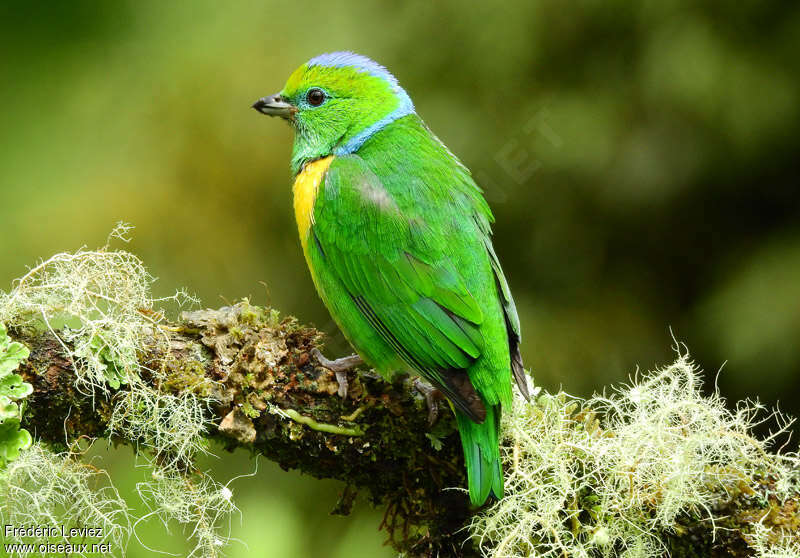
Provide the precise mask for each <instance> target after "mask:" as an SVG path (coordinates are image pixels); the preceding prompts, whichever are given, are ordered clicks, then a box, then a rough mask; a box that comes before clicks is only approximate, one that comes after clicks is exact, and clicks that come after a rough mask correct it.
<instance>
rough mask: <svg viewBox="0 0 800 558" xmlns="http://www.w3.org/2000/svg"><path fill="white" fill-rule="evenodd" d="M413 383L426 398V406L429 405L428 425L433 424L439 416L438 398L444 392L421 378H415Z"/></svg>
mask: <svg viewBox="0 0 800 558" xmlns="http://www.w3.org/2000/svg"><path fill="white" fill-rule="evenodd" d="M413 385H414V389H416V390H417V391H418V392H419V393H420V394H421V395H422V397H424V398H425V406H426V407H428V426H433V425H434V424H436V420H437V419H438V418H439V403H438V400H439V399H441V398H442V392H440V391H439V390H438V389H436V388H435V387H433V386H432V385H430V384H428V383H425V382H423V381H422V380H420V379H419V378H414V382H413Z"/></svg>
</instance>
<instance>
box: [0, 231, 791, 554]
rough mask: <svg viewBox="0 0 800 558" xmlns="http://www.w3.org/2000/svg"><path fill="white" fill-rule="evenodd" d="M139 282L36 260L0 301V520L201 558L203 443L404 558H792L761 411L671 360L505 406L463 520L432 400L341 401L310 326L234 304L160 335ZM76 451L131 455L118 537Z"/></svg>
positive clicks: (447, 434) (225, 504)
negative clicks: (123, 448) (96, 518)
mask: <svg viewBox="0 0 800 558" xmlns="http://www.w3.org/2000/svg"><path fill="white" fill-rule="evenodd" d="M128 231H129V227H128V226H126V225H124V224H121V225H119V226H118V227H117V228H116V229H115V230H114V232H112V236H113V237H116V238H118V239H120V240H123V241H125V240H126V239H127V236H126V233H127V232H128ZM152 281H153V278H152V277H151V276H150V275H149V274H148V273H147V271H146V269H145V267H144V265H143V264H142V262H141V261H140V260H139V259H138V258H136V256H134V255H132V254H130V253H128V252H125V251H118V250H110V249H109V248H108V246H106V247H104V248H101V249H99V250H96V251H86V250H79V251H77V252H75V253H65V254H57V255H55V256H53V257H52V258H50V259H48V260H47V261H44V262H42V263H40V264H39V265H37V266H35V267H33V268H32V269H31V270H30V271H29V272H28V273H27V274H26V275H25V276H24V277H23V278H21V279H19V280H18V281H17V282H16V285H15V287H14V288H13V289H12V290H11V291H10V292H8V293H4V292H0V326H5V328H7V332H8V335H7V336H3V335H0V376H2V378H0V380H2V381H1V382H0V398H2V401H0V407H2V411H3V412H2V420H3V421H4V422H3V424H2V425H0V426H2V427H3V428H2V429H0V449H2V451H3V454H2V456H0V457H3V456H4V457H3V460H5V461H7V463H0V520H2V521H0V523H10V524H15V523H16V524H25V523H30V524H36V523H41V524H49V523H54V522H56V519H57V517H56V516H57V514H58V513H60V512H64V510H66V512H65V513H67V514H68V516H69V517H67V518H66V519H67V520H69V521H79V520H80V521H82V519H83V518H82V517H81V510H80V509H79V508H80V507H81V506H86V507H90V508H92V509H94V510H104V511H103V516H104V517H109V518H113V523H114V525H115V526H116V528H115V529H111V530H109V531H108V532H109V533H111V534H112V535H113V536H111V539H109V540H113V542H114V546H115V548H118V549H120V551H121V552H123V553H124V541H125V540H127V539H129V537H130V534H131V533H132V532H133V533H135V526H136V524H137V523H138V522H139V521H142V520H143V519H145V518H147V517H158V518H159V519H160V520H161V521H162V522H164V524H165V525H166V524H168V523H169V522H170V521H173V520H174V521H177V522H179V523H180V524H182V525H184V526H186V527H187V529H188V530H189V531H190V532H191V538H192V539H193V540H194V542H195V545H196V546H195V548H194V549H193V550H192V552H191V554H190V556H195V555H201V556H203V557H204V558H205V557H216V556H219V555H220V548H222V547H224V545H225V542H226V535H225V533H224V529H223V528H222V527H221V524H224V523H225V522H224V521H223V519H224V518H225V517H227V516H228V515H229V514H230V513H232V511H234V510H235V509H236V508H235V505H234V504H233V502H232V499H231V495H232V492H231V490H230V489H229V488H228V487H227V485H221V484H219V483H217V482H216V481H215V480H214V479H212V478H210V477H209V476H207V475H205V474H203V473H202V472H200V471H197V469H196V467H195V466H194V460H195V457H196V456H197V455H198V453H201V452H205V451H208V448H209V446H210V442H211V441H212V440H215V441H219V442H221V443H222V444H223V445H224V446H225V447H226V448H228V449H236V448H245V449H247V450H248V451H250V452H252V453H254V454H260V455H263V456H265V457H266V458H268V459H271V460H273V461H275V462H277V463H278V464H280V465H281V467H283V468H284V469H298V470H300V471H303V472H305V473H308V474H310V475H313V476H315V477H318V478H334V479H339V480H342V481H343V482H345V483H346V488H345V490H344V493H343V495H342V498H341V501H340V502H339V504H338V505H337V506H336V509H335V510H333V512H334V513H348V511H349V509H350V507H351V506H352V504H353V500H354V498H355V494H356V493H357V492H361V493H363V494H365V495H366V496H368V497H369V499H370V500H371V501H372V502H373V503H374V504H376V505H382V506H385V509H386V512H385V516H384V521H383V523H382V526H383V527H384V528H385V529H386V531H387V533H388V536H389V540H390V542H391V544H392V545H393V546H394V547H395V548H396V549H397V550H399V551H401V552H402V553H404V554H405V555H406V556H477V555H484V556H487V557H491V558H507V557H516V556H539V557H572V556H577V557H590V556H604V557H606V556H608V557H611V556H624V557H626V558H655V557H659V556H663V555H665V553H666V552H670V553H671V555H672V556H676V557H679V558H680V557H684V556H692V557H693V556H734V557H738V556H751V555H758V556H762V557H764V558H767V557H797V556H800V495H799V493H800V459H798V457H797V455H796V454H779V453H770V450H771V448H772V447H773V446H774V445H775V443H774V442H775V441H776V437H775V436H772V437H770V438H769V439H767V440H763V439H758V438H757V437H755V436H754V435H753V433H752V428H753V426H754V425H755V424H756V423H757V422H758V421H759V420H761V419H760V418H759V416H758V415H759V413H761V412H762V411H763V407H761V406H760V405H758V404H757V403H753V402H742V403H740V404H739V405H738V406H737V407H736V408H735V409H729V408H727V407H726V406H725V404H724V401H723V400H722V399H721V398H720V397H719V395H718V394H716V393H714V394H711V395H704V394H703V393H702V391H701V389H700V387H701V386H700V383H701V380H700V375H699V373H698V372H697V370H696V369H695V367H694V366H693V365H692V364H691V363H690V362H689V360H688V356H687V355H686V354H682V353H680V352H679V354H678V358H677V360H676V362H675V363H674V364H672V365H671V366H669V367H667V368H665V369H663V370H658V371H655V372H653V373H648V374H646V375H644V377H642V378H640V379H638V380H636V381H634V382H633V383H632V384H631V385H629V386H622V387H620V388H617V389H615V390H613V391H612V392H611V393H610V394H609V395H605V393H604V394H603V395H596V396H594V397H592V398H590V399H588V400H580V399H575V398H571V397H569V396H567V395H565V394H563V393H562V394H556V395H548V394H544V393H541V392H538V391H537V392H535V398H534V400H533V401H532V402H530V403H528V402H526V401H524V400H522V399H521V398H518V399H516V400H515V402H514V405H513V406H512V408H510V409H505V412H504V416H503V431H504V439H503V442H502V447H501V451H502V454H503V460H504V466H505V473H506V497H504V498H503V499H502V500H501V501H499V502H496V503H493V504H491V505H489V506H487V507H486V508H485V509H483V510H479V511H477V512H476V511H475V510H470V508H469V502H468V498H467V495H466V492H465V491H464V490H463V487H464V486H465V485H466V479H465V478H464V476H465V473H464V464H463V457H462V453H461V447H460V442H459V439H458V433H457V432H456V430H455V425H454V420H453V417H452V414H451V413H450V412H449V409H448V408H447V406H446V404H445V403H444V402H439V403H438V404H439V405H440V407H441V409H439V411H440V412H439V420H438V422H437V423H436V424H435V425H434V426H431V425H429V423H428V416H429V414H428V410H427V409H426V407H425V403H424V399H423V398H422V397H421V396H420V395H419V394H418V393H417V392H416V390H415V389H414V388H413V387H412V382H411V381H410V379H408V378H398V379H396V381H394V382H391V383H390V382H387V381H384V380H383V379H382V378H380V377H379V376H377V375H376V374H374V373H373V372H372V371H370V370H366V369H362V370H353V371H351V372H349V373H348V378H347V379H348V384H349V389H348V392H347V397H346V398H343V397H340V396H339V394H338V392H339V384H338V382H337V380H336V376H335V374H334V373H333V372H331V371H330V370H328V369H326V368H324V367H322V366H320V365H319V364H318V363H317V362H316V360H315V359H314V357H313V356H312V355H313V353H314V350H315V349H317V348H319V347H320V346H321V343H322V341H323V339H322V335H321V334H320V333H319V332H318V331H317V330H315V329H314V328H310V327H305V326H303V325H301V324H299V323H298V322H297V320H295V319H293V318H284V319H280V317H279V315H278V313H277V312H276V311H274V310H270V309H265V308H259V307H256V306H252V305H250V304H249V302H248V301H242V302H239V303H237V304H235V305H233V306H229V307H225V308H220V309H218V310H200V311H193V312H184V313H183V314H182V316H181V318H180V319H179V320H178V321H175V322H168V321H167V320H166V319H165V318H164V315H163V313H162V312H161V311H160V310H159V309H158V307H157V305H156V302H157V301H156V300H154V299H153V298H152V296H151V295H150V284H151V283H152ZM185 298H186V296H185V295H183V294H181V293H179V295H176V297H173V299H174V300H176V301H178V302H181V301H182V300H184V299H185ZM8 336H10V337H11V339H8ZM28 349H29V350H30V354H29V355H28V354H27V351H28ZM26 357H27V358H26ZM772 417H773V418H774V419H777V422H778V433H779V434H781V433H782V434H786V433H788V428H789V427H790V426H791V422H788V421H785V420H784V421H782V420H781V419H782V417H780V415H778V414H773V415H772ZM20 421H21V424H20ZM28 433H30V435H32V439H33V440H36V441H35V442H34V443H33V445H32V446H31V445H30V444H31V436H30V435H28ZM86 438H90V439H94V438H106V439H109V440H112V441H114V442H115V443H127V444H131V445H133V446H135V447H136V448H137V449H138V450H140V452H141V454H143V455H145V456H147V457H148V458H149V459H151V464H152V465H153V468H154V471H153V474H152V475H151V477H152V479H151V480H149V481H145V482H142V483H139V485H138V486H137V492H138V494H139V496H140V498H141V499H142V501H143V502H144V503H145V505H146V506H147V507H148V508H149V509H150V513H148V514H147V515H145V516H144V517H143V518H140V519H139V520H138V521H132V520H131V518H130V516H129V514H128V507H127V505H126V503H125V502H124V500H122V499H121V498H120V497H119V496H118V494H117V493H116V492H115V491H114V490H113V487H107V489H106V490H105V491H103V490H99V491H98V490H92V489H91V488H90V485H91V484H92V482H93V479H96V478H97V477H98V475H99V474H100V472H99V471H98V470H97V469H95V468H94V467H92V466H91V465H90V464H81V462H80V460H79V459H75V457H76V456H75V454H74V452H73V451H72V450H73V449H74V448H75V447H76V446H78V444H76V443H75V442H76V441H78V440H81V439H86ZM44 444H48V445H49V446H50V448H51V449H64V450H67V449H69V450H70V451H65V452H64V453H63V454H62V455H55V454H53V453H52V451H51V449H48V448H46V447H45V446H44ZM20 495H25V496H24V498H22V497H21V496H20ZM34 504H35V505H34ZM76 506H77V507H76Z"/></svg>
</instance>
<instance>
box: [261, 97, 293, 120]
mask: <svg viewBox="0 0 800 558" xmlns="http://www.w3.org/2000/svg"><path fill="white" fill-rule="evenodd" d="M253 108H254V109H256V110H257V111H258V112H260V113H261V114H266V115H267V116H280V117H281V118H285V119H286V120H291V119H292V117H293V116H294V113H296V112H297V107H295V106H294V105H293V104H291V103H287V102H286V101H285V100H284V98H283V97H281V96H280V95H277V94H276V95H270V96H269V97H262V98H261V99H259V100H258V101H256V102H255V103H253Z"/></svg>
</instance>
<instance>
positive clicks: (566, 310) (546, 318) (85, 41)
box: [0, 0, 800, 557]
mask: <svg viewBox="0 0 800 558" xmlns="http://www.w3.org/2000/svg"><path fill="white" fill-rule="evenodd" d="M342 49H349V50H354V51H356V52H359V53H363V54H366V55H368V56H370V57H372V58H375V59H376V60H378V61H379V62H381V63H383V64H385V65H386V66H387V67H388V68H389V69H390V70H391V71H392V72H393V73H394V74H395V75H396V76H397V77H398V79H399V80H400V82H401V83H402V84H403V85H404V87H405V88H406V89H407V91H408V92H409V94H410V95H411V97H412V98H413V99H414V101H415V104H416V107H417V111H418V113H419V114H420V115H421V116H422V117H423V118H424V119H425V120H426V121H427V122H428V124H429V125H430V126H431V128H432V129H433V130H434V131H435V132H436V133H437V135H439V137H440V138H441V139H442V140H443V141H444V142H445V143H446V144H447V145H448V146H449V147H450V148H451V150H452V151H453V152H454V153H456V154H457V155H458V156H459V157H460V158H461V159H462V160H463V161H464V163H465V164H466V165H467V166H468V167H470V168H471V169H472V171H473V173H474V174H475V175H476V177H477V178H478V180H479V182H480V183H481V184H482V185H483V187H484V188H485V190H486V197H487V198H488V199H489V201H490V203H491V204H492V207H493V209H494V212H495V215H496V217H497V225H496V227H495V245H496V248H497V252H498V253H499V255H500V257H501V260H502V261H503V264H504V267H505V270H506V275H507V276H508V277H509V279H510V282H511V286H512V288H513V290H514V293H515V297H516V299H517V304H518V307H519V311H520V315H521V318H522V325H523V331H524V343H523V355H524V357H525V361H526V364H527V365H528V366H530V367H532V368H533V371H534V375H535V380H536V382H537V383H538V384H540V385H543V386H545V387H546V388H549V389H557V388H558V387H559V386H563V388H564V389H565V390H567V391H569V392H571V393H575V394H589V393H590V392H591V391H592V390H594V389H600V388H601V387H602V386H604V385H606V384H608V383H611V382H616V381H621V380H625V379H626V378H627V377H628V376H629V375H630V374H632V373H634V372H635V370H636V367H637V366H640V367H641V368H643V369H647V368H650V367H652V366H654V365H657V364H661V363H666V362H668V361H670V360H671V359H672V358H673V352H672V349H671V348H670V347H671V345H672V344H673V340H672V338H671V335H670V332H669V327H672V330H673V331H674V334H675V336H676V337H677V338H678V339H679V340H681V341H684V342H686V343H687V345H688V346H689V348H690V349H691V351H692V354H693V355H694V357H695V359H696V360H697V362H698V363H699V364H701V365H702V366H703V367H704V368H705V369H706V370H707V373H708V384H709V385H713V383H714V381H715V378H716V381H717V382H718V384H719V386H720V388H721V390H722V392H723V394H724V395H726V396H727V397H728V398H729V399H730V400H736V399H739V398H742V397H746V396H750V397H755V396H758V397H760V398H761V399H762V400H763V401H765V402H766V403H768V404H771V405H774V404H775V403H776V402H778V401H779V400H780V403H781V407H782V408H783V409H784V410H787V411H789V412H791V413H794V414H798V411H800V401H798V399H797V398H796V396H795V395H796V394H797V391H798V386H800V344H798V340H800V221H799V220H798V218H800V192H799V190H800V184H798V182H799V181H798V175H797V170H796V168H795V167H796V164H797V159H798V140H800V118H798V116H800V115H799V114H798V112H799V106H800V73H798V71H797V59H798V54H800V4H797V3H789V2H786V3H779V2H758V1H754V0H746V1H743V2H736V3H733V2H728V3H720V2H694V1H689V0H683V1H659V2H655V1H645V2H622V1H612V0H607V1H605V2H599V1H591V2H589V1H586V2H566V3H565V2H559V1H556V0H545V1H537V2H529V1H524V0H513V1H507V2H504V3H502V5H493V4H491V3H488V4H487V3H483V4H470V5H469V6H467V5H465V4H464V3H463V2H456V1H449V2H436V3H430V2H412V3H404V4H403V5H395V6H390V5H389V4H383V3H367V2H363V3H360V2H347V3H316V4H302V3H277V2H226V3H222V2H213V1H205V2H199V1H197V2H186V1H182V2H158V1H135V2H134V1H128V2H113V3H112V2H107V3H99V2H91V1H77V2H75V1H73V2H53V3H46V2H34V3H30V2H9V1H6V2H3V3H2V5H0V115H2V116H1V118H2V119H1V120H0V121H1V122H2V126H0V223H1V224H2V226H1V227H0V289H4V290H5V289H8V288H9V287H10V284H11V281H12V279H13V278H15V277H18V276H20V275H22V274H23V273H24V272H25V269H26V266H29V265H31V264H33V263H34V262H35V261H36V260H37V259H38V258H42V257H47V256H49V255H51V254H53V253H55V252H57V251H62V250H74V249H76V248H78V247H80V246H81V245H88V246H90V247H94V246H99V245H102V244H103V243H104V242H105V238H106V235H107V233H108V232H109V231H110V230H111V228H112V227H113V225H114V223H116V222H117V221H118V220H124V221H127V222H130V223H133V224H134V225H136V227H137V228H136V230H135V231H134V241H133V242H132V243H131V245H130V246H129V248H130V249H131V250H132V251H133V252H135V253H136V254H138V255H139V256H140V257H142V259H143V260H144V261H145V262H146V263H147V265H148V266H149V268H150V270H151V272H152V273H153V274H154V275H156V276H158V277H159V278H160V279H159V281H158V283H157V284H156V291H157V294H161V295H166V294H170V293H172V292H173V291H174V290H175V289H176V288H177V287H180V286H183V287H186V288H187V289H188V290H189V291H192V292H195V293H197V294H198V295H199V296H200V298H201V299H202V301H203V304H204V305H208V306H219V305H222V304H223V303H225V301H233V300H235V299H238V298H240V297H243V296H251V297H252V300H253V301H254V302H255V303H259V304H265V303H269V304H272V305H274V306H275V307H276V308H278V309H280V310H281V311H282V312H284V313H291V314H294V315H296V316H298V317H299V318H300V319H301V320H303V321H304V322H312V323H315V324H317V325H318V326H320V327H322V328H324V329H326V330H328V331H329V332H331V334H332V335H333V341H332V344H331V349H329V352H331V353H333V354H336V353H340V352H345V351H346V350H347V347H346V346H345V344H344V342H343V340H342V339H341V337H340V336H338V335H336V331H335V327H334V326H333V324H332V323H331V322H330V318H329V316H328V314H327V312H326V310H325V309H324V307H323V306H322V304H321V303H320V301H319V300H318V299H317V297H316V295H315V293H314V289H313V285H312V283H311V281H310V278H309V276H308V272H307V271H306V267H305V263H304V261H303V259H302V256H301V253H300V248H299V242H298V240H297V235H296V231H295V225H294V223H293V217H292V211H291V192H290V176H289V171H288V160H289V153H290V150H291V131H290V129H289V127H288V126H286V124H285V123H283V122H281V121H278V120H271V119H267V118H264V117H263V116H260V115H258V114H257V113H255V112H254V111H253V110H251V109H250V104H251V103H252V102H253V101H254V100H255V99H257V98H258V97H261V96H263V95H267V94H271V93H273V92H276V91H278V90H279V89H281V87H282V85H283V83H284V81H285V79H286V77H287V76H288V75H289V73H290V72H291V71H292V70H294V68H295V67H297V66H298V65H300V64H301V63H302V62H304V61H305V60H307V59H308V58H310V57H312V56H314V55H317V54H319V53H322V52H326V51H333V50H342ZM792 161H795V162H794V163H793V162H792ZM262 282H263V283H264V284H266V288H265V287H264V286H263V285H262ZM725 362H727V364H725V366H724V368H723V370H722V372H721V373H720V374H719V376H718V378H717V372H718V370H719V368H720V367H721V366H722V365H723V363H725ZM108 453H109V456H110V459H111V462H112V469H113V475H114V477H115V479H116V480H117V482H118V483H119V484H120V485H121V487H122V488H123V490H125V491H130V490H132V487H133V484H134V483H135V482H136V480H138V478H139V477H140V476H141V475H142V474H146V473H145V472H143V470H141V469H132V468H131V463H132V453H131V451H130V450H129V449H120V450H115V451H109V452H108ZM208 466H209V467H212V468H213V470H214V471H216V472H217V474H218V475H217V477H218V478H219V479H220V480H223V481H225V480H227V478H230V477H233V476H235V475H239V474H242V473H246V472H250V471H252V470H253V463H252V461H251V460H250V459H249V457H248V456H246V455H243V454H235V455H232V456H231V455H227V454H226V455H222V456H221V458H219V459H210V460H209V461H208ZM259 469H260V470H259V472H258V475H257V476H255V477H252V478H246V479H241V480H239V481H237V482H236V483H234V484H233V485H232V488H233V490H234V494H235V495H238V496H239V499H238V503H239V505H240V508H241V509H242V514H241V518H235V520H234V523H233V535H234V536H235V537H237V538H239V539H241V540H242V541H244V542H245V543H247V544H248V545H249V550H248V548H247V547H245V546H244V545H242V544H236V543H234V545H233V546H232V547H231V551H230V555H231V556H251V555H252V556H286V557H294V556H348V557H353V556H390V555H392V553H391V552H390V551H389V550H388V549H387V548H386V547H382V546H381V542H382V540H383V535H382V534H381V533H379V532H378V531H377V526H378V523H379V522H380V515H381V510H370V509H369V507H368V506H367V505H366V504H362V505H361V506H360V507H358V508H357V510H356V512H355V513H354V515H353V516H351V517H349V518H339V517H329V516H328V515H327V514H328V511H329V510H330V509H331V508H332V507H333V505H334V503H335V501H336V497H337V492H338V491H339V490H340V489H341V486H339V485H338V484H337V483H332V482H319V481H315V480H313V479H310V478H307V477H302V476H300V475H297V474H292V473H285V472H282V471H280V470H279V469H278V468H277V467H275V466H273V465H272V464H270V463H267V462H264V461H262V462H261V464H260V467H259ZM142 533H143V538H144V539H146V542H147V541H149V543H150V544H152V545H154V546H157V547H158V548H163V549H167V550H172V551H176V552H181V549H182V548H183V546H182V541H181V532H180V530H179V529H178V530H173V534H172V536H171V537H165V536H164V535H163V533H162V532H161V531H159V530H158V529H157V528H156V527H155V526H153V527H152V528H150V527H145V528H144V530H143V531H142ZM128 555H129V556H132V557H134V556H136V557H138V556H148V555H150V554H149V552H148V551H147V550H145V549H144V548H143V547H141V546H140V545H139V544H138V543H137V542H135V541H134V542H132V543H131V546H130V548H129V549H128Z"/></svg>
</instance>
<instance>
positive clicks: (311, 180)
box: [292, 155, 333, 251]
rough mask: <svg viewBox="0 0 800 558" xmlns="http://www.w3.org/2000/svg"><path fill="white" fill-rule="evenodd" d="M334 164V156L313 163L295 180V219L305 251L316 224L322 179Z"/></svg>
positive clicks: (305, 167) (304, 168)
mask: <svg viewBox="0 0 800 558" xmlns="http://www.w3.org/2000/svg"><path fill="white" fill-rule="evenodd" d="M332 162H333V155H329V156H328V157H325V158H324V159H318V160H316V161H312V162H311V163H308V164H307V165H306V166H304V167H303V170H301V171H300V173H299V174H298V175H297V178H295V179H294V186H293V187H292V190H293V191H294V218H295V220H296V221H297V230H298V232H299V233H300V243H301V244H302V245H303V251H305V249H306V244H307V243H308V232H309V230H310V229H311V225H313V224H314V202H315V201H316V199H317V191H318V190H319V184H320V182H322V177H323V175H324V174H325V171H327V170H328V167H330V166H331V163H332Z"/></svg>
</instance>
